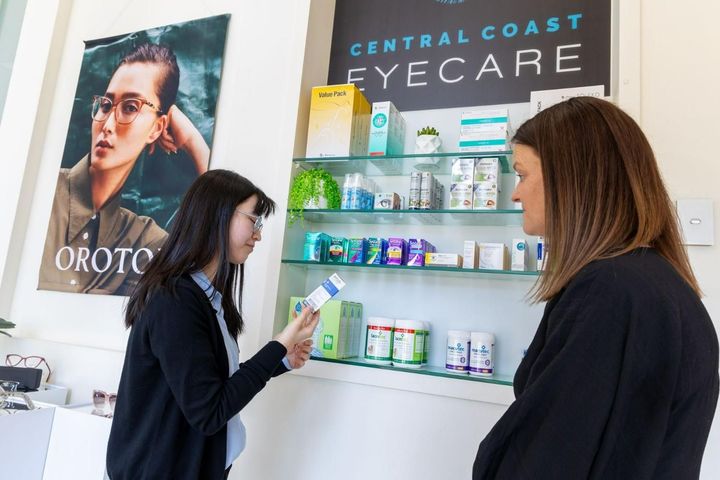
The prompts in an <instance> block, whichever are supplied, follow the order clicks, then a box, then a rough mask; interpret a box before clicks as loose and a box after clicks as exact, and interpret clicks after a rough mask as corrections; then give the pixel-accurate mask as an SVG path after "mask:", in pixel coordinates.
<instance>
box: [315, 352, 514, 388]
mask: <svg viewBox="0 0 720 480" xmlns="http://www.w3.org/2000/svg"><path fill="white" fill-rule="evenodd" d="M310 358H311V359H312V360H317V361H319V362H328V363H339V364H342V365H353V366H356V367H366V368H377V369H380V370H392V371H395V372H403V373H412V374H416V375H430V376H433V377H443V378H452V379H453V380H465V381H470V382H481V383H493V384H496V385H505V386H509V387H511V386H512V382H513V377H511V376H507V375H493V376H492V377H480V376H476V375H470V374H469V373H450V372H448V371H447V370H445V369H444V368H443V367H435V366H424V367H422V368H417V369H412V368H398V367H393V366H390V365H376V364H374V363H367V362H364V361H363V360H362V359H361V358H346V359H343V360H334V359H330V358H317V357H310Z"/></svg>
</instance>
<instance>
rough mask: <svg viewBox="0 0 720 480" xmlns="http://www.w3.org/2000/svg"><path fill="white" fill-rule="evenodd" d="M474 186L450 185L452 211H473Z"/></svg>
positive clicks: (465, 184) (470, 184)
mask: <svg viewBox="0 0 720 480" xmlns="http://www.w3.org/2000/svg"><path fill="white" fill-rule="evenodd" d="M472 200H473V184H472V183H453V184H452V185H450V209H451V210H472V207H473V201H472Z"/></svg>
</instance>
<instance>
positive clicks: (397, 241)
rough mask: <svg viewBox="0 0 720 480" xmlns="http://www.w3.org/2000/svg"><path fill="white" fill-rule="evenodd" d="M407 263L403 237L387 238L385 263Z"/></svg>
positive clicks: (405, 243)
mask: <svg viewBox="0 0 720 480" xmlns="http://www.w3.org/2000/svg"><path fill="white" fill-rule="evenodd" d="M406 263H407V242H406V241H405V239H404V238H388V247H387V264H388V265H405V264H406Z"/></svg>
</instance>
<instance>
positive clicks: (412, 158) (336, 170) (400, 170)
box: [293, 150, 512, 177]
mask: <svg viewBox="0 0 720 480" xmlns="http://www.w3.org/2000/svg"><path fill="white" fill-rule="evenodd" d="M510 156H512V151H510V150H503V151H499V152H450V153H444V152H443V153H412V154H407V155H387V156H377V157H373V156H362V157H314V158H294V159H293V164H294V165H295V167H297V168H302V169H304V170H309V169H311V168H316V167H322V168H324V169H325V170H327V171H328V172H330V174H331V175H333V176H335V177H341V176H343V175H345V174H346V173H355V172H359V173H363V174H365V175H367V176H378V175H382V176H385V175H410V173H411V172H416V171H420V172H432V173H434V174H437V175H449V174H450V169H451V167H452V160H453V159H455V158H463V157H464V158H499V159H500V164H501V166H502V172H503V173H510V172H511V171H512V170H511V168H510V162H509V160H508V159H509V157H510Z"/></svg>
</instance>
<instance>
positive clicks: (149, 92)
mask: <svg viewBox="0 0 720 480" xmlns="http://www.w3.org/2000/svg"><path fill="white" fill-rule="evenodd" d="M229 19H230V15H219V16H214V17H208V18H203V19H198V20H192V21H188V22H183V23H176V24H172V25H166V26H162V27H157V28H151V29H148V30H143V31H137V32H132V33H128V34H126V35H120V36H114V37H111V38H103V39H99V40H91V41H87V42H85V51H84V54H83V60H82V65H81V68H80V76H79V79H78V83H77V88H76V91H75V97H74V105H73V109H72V114H71V117H70V124H69V127H68V133H67V137H66V141H65V149H64V152H63V155H62V159H61V163H60V171H59V174H58V178H57V185H56V188H55V196H54V199H53V205H52V211H51V216H50V221H49V224H48V229H47V236H46V238H45V248H44V251H43V256H42V264H41V267H40V274H39V280H38V288H39V289H42V290H56V291H62V292H75V293H95V294H108V295H128V294H129V293H130V292H131V291H132V289H133V288H134V286H135V285H136V283H137V280H138V278H139V276H140V275H141V274H142V271H143V268H144V266H145V265H146V264H147V262H148V261H149V260H150V259H151V258H152V256H153V254H155V253H156V252H157V251H158V250H159V249H160V248H161V247H162V245H163V243H164V241H165V239H166V237H167V232H168V231H169V227H170V226H171V225H172V222H173V214H174V212H175V211H176V210H177V208H178V206H179V204H180V201H181V200H182V196H183V195H184V193H185V191H186V190H187V188H188V187H189V186H190V184H191V183H192V182H193V180H194V179H195V178H196V177H197V176H198V175H200V174H202V173H203V172H205V171H206V170H207V169H208V165H209V161H210V147H211V146H212V137H213V129H214V126H215V110H216V104H217V99H218V90H219V87H220V75H221V70H222V64H223V54H224V50H225V38H226V32H227V26H228V21H229Z"/></svg>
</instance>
